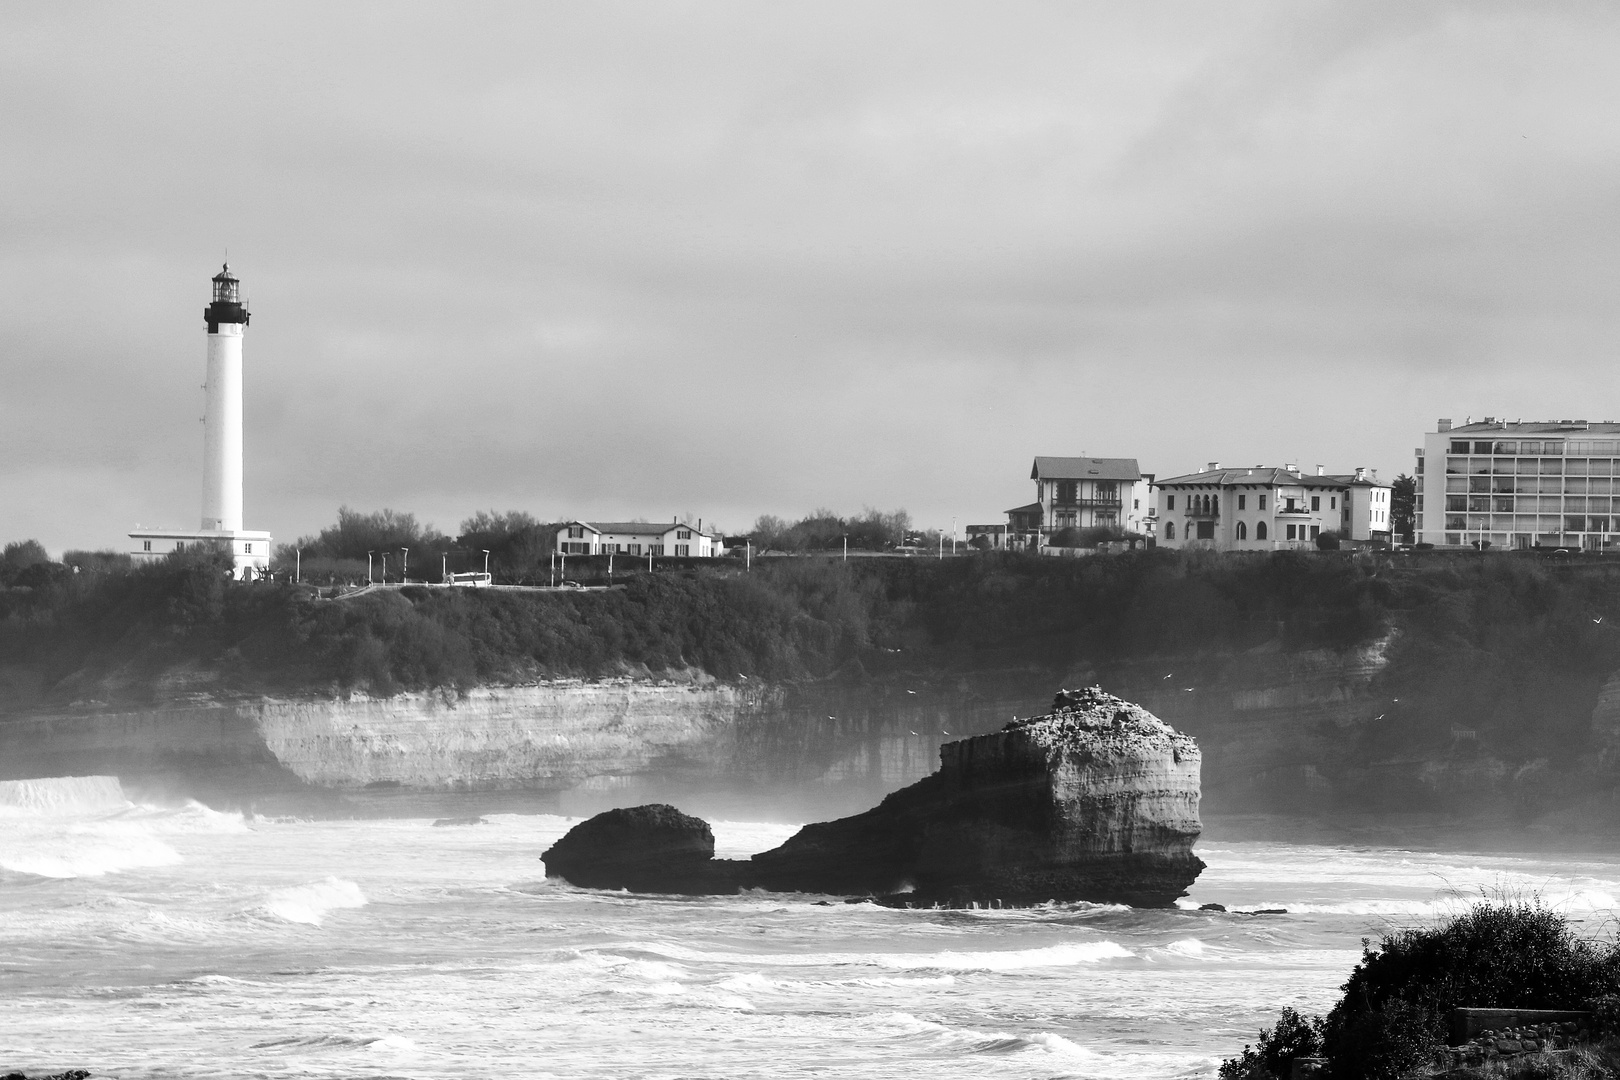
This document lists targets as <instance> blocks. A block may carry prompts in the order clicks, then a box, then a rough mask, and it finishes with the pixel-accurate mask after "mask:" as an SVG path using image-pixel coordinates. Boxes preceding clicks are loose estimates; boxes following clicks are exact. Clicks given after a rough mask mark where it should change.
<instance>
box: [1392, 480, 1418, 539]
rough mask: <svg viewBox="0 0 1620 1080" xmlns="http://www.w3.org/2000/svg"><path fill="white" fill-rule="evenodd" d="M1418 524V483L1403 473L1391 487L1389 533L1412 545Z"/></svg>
mask: <svg viewBox="0 0 1620 1080" xmlns="http://www.w3.org/2000/svg"><path fill="white" fill-rule="evenodd" d="M1416 524H1417V481H1416V480H1414V479H1412V478H1411V477H1410V476H1408V475H1406V474H1405V473H1402V474H1401V475H1399V476H1397V477H1396V478H1395V482H1394V483H1393V484H1391V485H1390V493H1389V526H1390V529H1389V531H1390V532H1391V533H1393V534H1394V535H1395V536H1398V537H1400V539H1401V541H1402V542H1403V543H1407V544H1410V543H1411V542H1412V533H1413V530H1414V527H1415V526H1416Z"/></svg>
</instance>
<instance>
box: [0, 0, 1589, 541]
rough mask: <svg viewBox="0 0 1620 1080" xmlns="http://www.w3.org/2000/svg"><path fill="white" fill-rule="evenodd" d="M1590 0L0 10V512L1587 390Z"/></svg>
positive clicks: (1001, 483)
mask: <svg viewBox="0 0 1620 1080" xmlns="http://www.w3.org/2000/svg"><path fill="white" fill-rule="evenodd" d="M1617 57H1620V8H1617V7H1616V6H1614V5H1612V4H1597V3H1591V4H1581V3H1560V4H1543V3H1523V4H1492V3H1482V2H1478V0H1471V2H1468V3H1458V4H1446V3H1420V4H1414V3H1407V2H1402V3H1391V4H1378V3H1367V2H1364V0H1356V2H1354V3H1344V4H1337V5H1323V4H1309V3H1300V2H1298V0H1290V2H1287V3H1277V4H1242V3H1220V4H1212V3H1195V4H1185V5H1174V4H1142V3H1131V4H1117V3H1115V4H1097V5H1084V4H1071V3H1049V4H1018V3H1008V2H1005V0H997V2H995V3H984V4H980V5H973V6H964V5H947V4H942V3H938V2H933V0H930V2H926V3H915V4H900V3H894V4H880V3H870V2H863V3H852V4H834V3H815V4H798V5H795V4H784V3H763V4H762V3H757V2H746V3H736V4H721V3H690V4H686V3H679V4H678V3H664V4H651V3H649V4H638V5H615V4H606V3H591V4H577V3H571V4H555V5H540V4H533V3H524V4H514V5H510V6H506V5H495V4H456V5H449V4H443V5H437V6H423V5H416V6H411V5H404V4H400V3H388V4H378V5H374V6H363V5H343V4H330V3H320V4H308V5H296V4H274V5H269V4H266V5H241V4H230V5H225V4H218V3H210V4H197V5H177V4H171V5H165V6H162V7H161V8H157V7H154V6H153V5H125V4H106V5H73V4H66V3H38V4H7V5H4V6H3V7H0V101H3V103H4V104H3V107H0V184H3V190H4V198H3V199H0V236H3V238H4V240H3V243H0V374H3V390H0V540H8V539H16V538H22V537H29V536H33V537H37V538H39V539H40V540H42V541H43V542H44V543H45V544H46V546H47V547H49V548H51V549H52V550H53V551H60V550H61V549H63V548H66V547H108V546H112V547H118V548H123V547H124V546H125V545H126V544H127V540H126V539H125V538H124V536H123V534H124V532H126V531H127V530H129V529H130V528H133V527H135V526H136V525H137V524H139V525H143V526H147V527H154V526H166V527H175V528H193V527H196V525H197V524H198V517H199V514H200V505H199V504H200V487H201V475H200V472H201V457H202V425H201V424H200V423H199V422H198V421H199V417H200V416H201V412H202V392H201V389H200V387H201V383H202V379H203V365H204V356H205V333H206V332H205V328H204V325H203V321H202V308H203V306H204V305H205V304H206V303H207V300H208V279H209V277H210V276H212V275H213V274H214V273H215V272H217V270H218V269H219V264H220V262H221V260H222V258H223V256H224V251H225V249H226V248H227V247H228V248H229V251H230V261H231V266H232V268H233V270H235V271H236V272H237V273H238V274H239V275H240V276H241V278H242V281H243V284H244V288H245V290H246V292H247V293H248V295H249V296H250V297H251V301H252V309H253V323H252V326H251V327H250V329H249V330H248V337H247V341H246V347H245V356H246V371H247V375H246V384H247V498H246V505H247V514H246V517H247V520H246V525H247V527H249V528H259V529H269V530H271V531H272V532H274V533H275V534H276V537H277V539H278V540H289V539H292V538H293V537H295V536H296V535H298V534H301V533H308V532H313V531H315V530H317V529H318V528H320V527H321V526H322V525H323V524H325V523H328V522H330V521H331V520H333V518H334V516H335V512H336V510H337V507H338V506H339V505H341V504H348V505H350V506H353V507H356V508H358V509H363V510H372V509H378V508H381V507H385V506H386V507H393V508H396V509H401V510H411V511H414V512H416V513H417V514H418V516H419V517H421V518H424V519H426V520H427V521H430V522H432V523H434V524H436V525H437V526H439V527H440V528H441V529H444V530H445V531H449V532H453V531H455V529H456V527H457V525H458V523H459V522H460V521H461V520H462V519H463V518H465V517H466V516H468V515H469V514H471V513H472V512H473V511H475V510H478V509H488V508H495V509H501V510H505V509H522V510H527V511H529V512H531V513H533V514H535V515H537V516H540V517H545V518H551V517H585V518H629V517H637V516H645V517H647V518H650V519H655V520H656V519H659V518H663V517H673V516H675V515H684V514H688V513H690V514H693V515H701V516H702V517H703V518H704V519H705V522H706V523H717V524H719V525H721V526H723V527H726V528H729V529H733V530H741V529H743V528H746V527H747V526H748V524H749V523H751V522H752V521H753V519H754V518H755V517H756V516H757V515H759V514H762V513H772V514H778V515H781V516H784V517H789V518H792V517H798V516H800V515H802V514H804V513H805V512H807V511H809V510H811V509H812V508H815V507H817V506H827V507H831V508H833V509H834V510H838V511H842V512H845V513H851V512H857V511H859V510H860V509H861V507H863V506H875V507H880V508H883V509H892V508H895V507H905V508H907V509H908V510H910V511H911V513H912V515H913V517H914V518H915V519H916V520H917V521H918V523H919V524H922V525H925V526H942V527H947V528H948V527H949V526H950V524H951V522H952V520H953V519H954V520H955V521H956V522H957V524H958V525H959V526H961V525H966V524H968V523H970V522H989V521H996V520H999V519H1001V511H1003V510H1005V509H1006V508H1008V507H1011V506H1016V505H1018V504H1020V503H1023V502H1027V501H1029V499H1030V498H1031V497H1032V485H1031V484H1030V483H1029V481H1028V475H1029V467H1030V461H1031V459H1032V458H1033V457H1034V456H1035V455H1036V454H1080V453H1090V454H1096V455H1108V456H1120V457H1135V458H1138V459H1139V460H1140V462H1141V465H1142V468H1143V469H1144V470H1149V471H1154V472H1157V473H1159V474H1160V475H1168V474H1173V473H1180V472H1186V471H1190V470H1192V469H1195V468H1197V467H1198V466H1199V465H1201V464H1203V463H1204V462H1207V461H1214V460H1219V461H1222V462H1224V463H1227V464H1242V465H1252V464H1256V463H1268V464H1282V463H1285V462H1299V463H1302V464H1305V465H1307V466H1308V467H1310V466H1314V465H1315V464H1317V463H1322V464H1324V465H1326V466H1328V468H1329V470H1330V471H1338V470H1348V469H1350V468H1351V467H1354V466H1357V465H1367V466H1372V467H1375V468H1377V469H1379V470H1380V472H1381V474H1382V475H1384V476H1386V477H1389V476H1393V475H1394V474H1395V473H1397V472H1410V471H1411V469H1412V448H1413V447H1415V446H1417V445H1419V444H1420V443H1421V441H1422V438H1421V437H1422V433H1423V432H1424V431H1426V430H1432V429H1433V425H1434V422H1435V419H1436V418H1437V417H1441V416H1446V417H1453V418H1456V419H1457V420H1459V422H1460V421H1461V420H1462V419H1463V418H1464V417H1466V416H1468V415H1470V414H1471V415H1473V416H1475V417H1479V416H1482V415H1484V414H1487V413H1490V414H1493V415H1498V416H1501V415H1507V416H1510V417H1520V416H1522V417H1524V418H1544V419H1562V418H1576V417H1578V418H1584V419H1591V420H1600V419H1614V418H1617V417H1620V400H1617V397H1616V390H1617V386H1616V364H1615V360H1616V351H1617V349H1616V344H1617V333H1620V305H1617V303H1616V299H1617V296H1620V275H1617V273H1616V269H1617V258H1620V247H1617V243H1616V241H1617V239H1620V237H1617V223H1620V216H1617V210H1620V62H1617V60H1616V58H1617Z"/></svg>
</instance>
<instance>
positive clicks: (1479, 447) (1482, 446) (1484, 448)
mask: <svg viewBox="0 0 1620 1080" xmlns="http://www.w3.org/2000/svg"><path fill="white" fill-rule="evenodd" d="M1490 452H1491V444H1490V443H1488V442H1477V443H1475V444H1474V453H1476V454H1488V453H1490Z"/></svg>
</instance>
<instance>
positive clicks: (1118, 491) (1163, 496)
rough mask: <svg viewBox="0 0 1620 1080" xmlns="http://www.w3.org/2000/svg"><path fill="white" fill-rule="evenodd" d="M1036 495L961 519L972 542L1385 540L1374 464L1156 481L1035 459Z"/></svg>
mask: <svg viewBox="0 0 1620 1080" xmlns="http://www.w3.org/2000/svg"><path fill="white" fill-rule="evenodd" d="M1030 479H1031V480H1032V481H1034V483H1035V501H1034V502H1032V503H1029V504H1027V505H1025V506H1018V507H1014V508H1012V509H1011V510H1008V511H1007V512H1006V513H1007V522H1006V524H1005V525H1002V524H999V523H997V524H994V525H970V526H968V539H969V541H970V542H973V541H975V540H977V539H978V538H981V537H982V538H983V542H982V543H981V545H980V546H989V547H993V548H1007V549H1011V550H1022V551H1045V552H1051V553H1060V552H1062V551H1067V550H1073V549H1074V543H1075V541H1076V540H1077V539H1083V533H1084V531H1085V530H1097V531H1099V532H1100V531H1101V530H1107V531H1109V532H1113V531H1119V532H1123V533H1125V534H1128V535H1134V536H1136V537H1140V538H1141V540H1142V542H1144V543H1147V544H1152V545H1157V546H1161V547H1170V548H1177V549H1185V548H1210V549H1214V550H1218V551H1269V550H1279V549H1287V548H1304V547H1315V546H1316V543H1317V540H1318V538H1319V537H1320V536H1321V535H1322V534H1323V533H1325V532H1332V533H1334V534H1335V535H1337V536H1339V537H1341V538H1343V539H1345V540H1350V541H1362V542H1368V541H1380V540H1382V541H1386V542H1387V541H1388V540H1389V537H1390V512H1391V509H1392V507H1391V503H1390V495H1391V488H1390V485H1388V484H1386V483H1384V482H1382V481H1381V480H1379V479H1378V474H1377V472H1376V471H1374V470H1371V469H1365V468H1358V469H1356V470H1355V471H1354V472H1351V473H1343V474H1340V473H1334V474H1330V473H1327V472H1326V471H1325V470H1324V469H1322V468H1321V467H1320V466H1318V467H1317V469H1316V471H1315V473H1307V472H1305V471H1303V470H1301V469H1300V467H1299V466H1298V465H1296V464H1291V463H1290V464H1285V465H1282V466H1267V465H1255V466H1253V467H1251V468H1223V467H1222V465H1221V463H1220V462H1218V461H1212V462H1210V463H1208V464H1207V465H1206V466H1205V467H1204V468H1202V469H1199V470H1198V471H1197V472H1192V473H1186V474H1184V475H1181V476H1172V477H1168V478H1164V479H1159V478H1158V477H1156V476H1155V475H1154V474H1153V473H1143V472H1142V471H1141V469H1140V468H1139V466H1138V465H1137V461H1136V459H1135V458H1098V457H1037V458H1036V459H1035V463H1034V465H1033V466H1032V467H1031V469H1030Z"/></svg>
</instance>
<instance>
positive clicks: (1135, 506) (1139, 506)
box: [1131, 499, 1142, 510]
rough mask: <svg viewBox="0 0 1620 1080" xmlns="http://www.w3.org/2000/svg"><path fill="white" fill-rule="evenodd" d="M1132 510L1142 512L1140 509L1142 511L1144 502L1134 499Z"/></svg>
mask: <svg viewBox="0 0 1620 1080" xmlns="http://www.w3.org/2000/svg"><path fill="white" fill-rule="evenodd" d="M1131 509H1132V510H1140V509H1142V500H1141V499H1132V500H1131Z"/></svg>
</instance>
